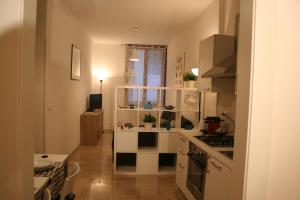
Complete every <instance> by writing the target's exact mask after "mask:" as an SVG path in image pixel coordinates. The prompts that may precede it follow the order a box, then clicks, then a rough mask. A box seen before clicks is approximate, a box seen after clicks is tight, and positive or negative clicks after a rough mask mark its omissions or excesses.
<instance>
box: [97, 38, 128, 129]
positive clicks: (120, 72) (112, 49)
mask: <svg viewBox="0 0 300 200" xmlns="http://www.w3.org/2000/svg"><path fill="white" fill-rule="evenodd" d="M92 63H93V69H96V70H105V71H106V72H107V75H108V77H107V79H106V80H104V81H103V87H102V94H103V97H102V98H103V99H102V107H103V109H104V129H113V128H114V123H113V122H114V121H113V110H114V87H115V86H117V85H123V84H124V74H125V47H124V46H123V47H122V46H121V45H120V44H100V43H94V45H93V58H92ZM99 90H100V82H99V81H98V80H97V79H96V78H95V77H93V93H99Z"/></svg>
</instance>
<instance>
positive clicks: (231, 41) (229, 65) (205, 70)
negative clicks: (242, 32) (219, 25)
mask: <svg viewBox="0 0 300 200" xmlns="http://www.w3.org/2000/svg"><path fill="white" fill-rule="evenodd" d="M199 54H200V55H199V66H200V76H201V78H199V87H200V88H199V89H207V88H211V79H206V78H232V77H235V74H236V58H237V56H236V37H234V36H227V35H220V34H215V35H212V36H210V37H208V38H206V39H204V40H202V41H201V42H200V47H199Z"/></svg>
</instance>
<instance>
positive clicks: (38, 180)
mask: <svg viewBox="0 0 300 200" xmlns="http://www.w3.org/2000/svg"><path fill="white" fill-rule="evenodd" d="M43 155H47V156H48V158H42V156H43ZM68 156H69V155H68V154H34V160H43V159H47V160H51V161H53V162H54V163H63V164H64V165H65V175H66V174H67V173H66V172H67V171H66V169H67V159H68ZM49 182H50V178H49V177H42V176H38V177H37V176H35V177H34V195H37V194H38V193H43V190H45V188H47V187H48V186H49V184H50V183H49Z"/></svg>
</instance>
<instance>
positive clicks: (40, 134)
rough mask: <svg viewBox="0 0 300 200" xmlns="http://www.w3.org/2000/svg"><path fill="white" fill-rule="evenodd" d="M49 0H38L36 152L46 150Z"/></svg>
mask: <svg viewBox="0 0 300 200" xmlns="http://www.w3.org/2000/svg"><path fill="white" fill-rule="evenodd" d="M46 20H47V1H46V0H37V18H36V44H35V45H36V46H35V47H36V48H35V77H34V78H35V79H34V83H35V84H34V121H35V126H34V129H35V130H34V152H35V153H44V152H45V61H46Z"/></svg>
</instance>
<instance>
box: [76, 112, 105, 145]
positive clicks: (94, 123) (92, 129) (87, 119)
mask: <svg viewBox="0 0 300 200" xmlns="http://www.w3.org/2000/svg"><path fill="white" fill-rule="evenodd" d="M102 133H103V110H100V111H99V112H87V113H84V114H82V115H81V116H80V145H82V146H93V145H97V143H98V138H99V135H100V134H102Z"/></svg>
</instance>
